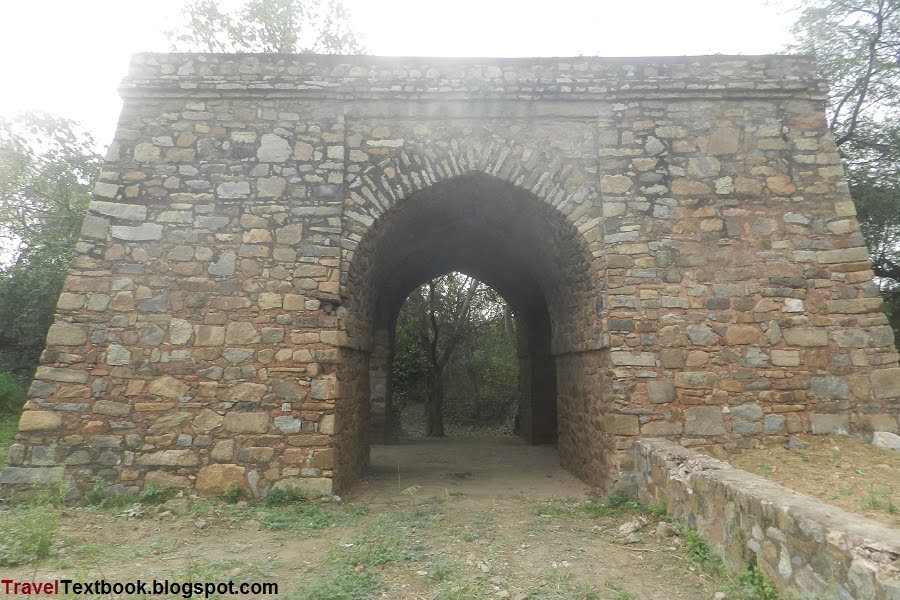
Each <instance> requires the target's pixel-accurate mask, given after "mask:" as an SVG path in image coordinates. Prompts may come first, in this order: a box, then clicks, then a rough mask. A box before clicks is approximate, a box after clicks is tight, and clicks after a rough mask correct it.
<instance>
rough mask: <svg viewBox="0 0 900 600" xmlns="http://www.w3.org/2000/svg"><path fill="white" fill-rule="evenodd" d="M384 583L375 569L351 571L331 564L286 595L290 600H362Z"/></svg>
mask: <svg viewBox="0 0 900 600" xmlns="http://www.w3.org/2000/svg"><path fill="white" fill-rule="evenodd" d="M383 586H384V582H383V581H382V579H381V576H380V575H379V574H378V572H377V571H375V569H372V568H363V569H359V570H357V569H351V568H347V566H346V565H345V564H340V563H339V564H331V565H328V567H326V568H324V569H320V570H318V571H316V577H315V579H314V580H312V581H306V582H303V583H300V584H299V585H297V587H295V588H294V589H293V591H292V592H291V593H290V594H289V595H288V598H289V599H290V600H363V599H365V598H372V597H374V596H375V595H376V594H377V593H378V592H380V591H381V589H382V587H383Z"/></svg>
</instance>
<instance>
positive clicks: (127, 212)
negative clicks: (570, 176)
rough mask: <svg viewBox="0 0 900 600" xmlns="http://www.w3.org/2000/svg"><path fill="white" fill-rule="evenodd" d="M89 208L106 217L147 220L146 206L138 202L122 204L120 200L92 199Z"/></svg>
mask: <svg viewBox="0 0 900 600" xmlns="http://www.w3.org/2000/svg"><path fill="white" fill-rule="evenodd" d="M116 187H118V186H116ZM90 210H91V212H94V213H98V214H101V215H105V216H107V217H115V218H116V219H125V220H127V221H146V220H147V207H146V206H143V205H140V204H122V203H121V202H102V201H100V200H94V201H93V202H91V209H90Z"/></svg>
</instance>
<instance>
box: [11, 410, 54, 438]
mask: <svg viewBox="0 0 900 600" xmlns="http://www.w3.org/2000/svg"><path fill="white" fill-rule="evenodd" d="M62 425H63V418H62V415H61V414H59V413H55V412H50V411H46V410H26V411H25V412H23V413H22V416H21V418H20V419H19V431H20V432H22V433H27V432H30V431H56V430H57V429H61V428H62Z"/></svg>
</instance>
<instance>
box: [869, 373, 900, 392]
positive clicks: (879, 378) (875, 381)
mask: <svg viewBox="0 0 900 600" xmlns="http://www.w3.org/2000/svg"><path fill="white" fill-rule="evenodd" d="M870 379H871V381H872V390H873V391H874V392H875V397H876V398H900V368H897V367H894V368H891V369H878V370H877V371H872V374H871V376H870Z"/></svg>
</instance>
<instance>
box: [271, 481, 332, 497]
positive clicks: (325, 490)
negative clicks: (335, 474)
mask: <svg viewBox="0 0 900 600" xmlns="http://www.w3.org/2000/svg"><path fill="white" fill-rule="evenodd" d="M285 487H291V488H297V489H299V490H300V491H302V492H304V493H306V494H308V495H309V496H312V497H318V498H321V497H326V496H330V495H331V490H332V482H331V479H330V478H328V477H291V478H287V479H282V480H280V481H277V482H275V485H273V486H272V488H273V489H281V488H285Z"/></svg>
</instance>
